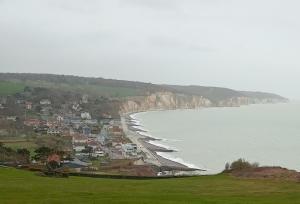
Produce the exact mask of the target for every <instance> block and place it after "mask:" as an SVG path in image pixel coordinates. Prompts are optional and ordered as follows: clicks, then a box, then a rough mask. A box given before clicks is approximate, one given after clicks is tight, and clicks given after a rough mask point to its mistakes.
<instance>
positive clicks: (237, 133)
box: [134, 103, 300, 174]
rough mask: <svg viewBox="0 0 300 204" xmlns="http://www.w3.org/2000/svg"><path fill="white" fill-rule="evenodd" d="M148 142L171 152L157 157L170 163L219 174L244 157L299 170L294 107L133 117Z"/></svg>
mask: <svg viewBox="0 0 300 204" xmlns="http://www.w3.org/2000/svg"><path fill="white" fill-rule="evenodd" d="M134 117H135V118H136V119H137V120H139V121H140V123H141V125H142V126H143V128H145V129H147V130H148V133H147V134H150V135H152V136H153V137H156V138H161V139H162V140H160V141H154V143H155V144H157V145H162V146H165V147H168V148H171V149H175V150H177V152H174V153H159V154H160V155H162V156H164V157H166V158H169V159H171V160H174V161H178V162H181V163H184V164H186V165H189V166H191V167H199V168H202V169H206V170H207V172H206V173H207V174H215V173H219V172H221V171H222V170H223V169H224V166H225V163H226V162H232V161H234V160H236V159H238V158H244V159H246V160H248V161H250V162H259V163H260V165H268V166H282V167H286V168H290V169H295V170H299V171H300V104H299V103H287V104H266V105H250V106H242V107H233V108H204V109H197V110H172V111H150V112H144V113H138V114H135V115H134Z"/></svg>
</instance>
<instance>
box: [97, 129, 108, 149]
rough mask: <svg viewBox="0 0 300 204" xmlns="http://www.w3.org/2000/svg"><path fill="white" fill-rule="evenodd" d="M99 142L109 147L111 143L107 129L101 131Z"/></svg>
mask: <svg viewBox="0 0 300 204" xmlns="http://www.w3.org/2000/svg"><path fill="white" fill-rule="evenodd" d="M98 141H99V142H100V143H101V144H102V145H107V144H108V143H109V137H108V133H107V130H106V128H105V127H104V128H103V129H102V130H101V132H100V135H99V136H98Z"/></svg>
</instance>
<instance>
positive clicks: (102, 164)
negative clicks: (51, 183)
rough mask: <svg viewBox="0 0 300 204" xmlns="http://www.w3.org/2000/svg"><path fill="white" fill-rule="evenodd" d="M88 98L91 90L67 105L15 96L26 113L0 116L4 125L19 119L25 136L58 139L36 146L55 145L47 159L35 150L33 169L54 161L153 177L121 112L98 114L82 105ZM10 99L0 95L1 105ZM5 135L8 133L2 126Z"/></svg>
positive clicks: (70, 167)
mask: <svg viewBox="0 0 300 204" xmlns="http://www.w3.org/2000/svg"><path fill="white" fill-rule="evenodd" d="M89 103H90V102H89V96H88V95H82V96H81V97H80V100H78V101H68V102H66V103H64V104H55V103H53V101H52V100H51V99H50V98H43V99H40V100H39V101H37V102H32V101H30V100H26V99H25V100H24V99H18V98H16V99H15V102H14V106H16V107H18V109H21V110H22V111H21V113H23V114H22V115H20V114H19V115H6V116H3V115H1V121H2V122H3V123H2V124H4V122H6V123H9V124H18V123H19V126H20V128H19V129H20V130H22V129H23V130H27V135H28V134H29V135H30V134H34V135H35V138H37V140H38V139H40V138H42V139H43V138H47V141H50V142H49V143H51V141H57V142H56V144H54V145H50V146H48V145H47V143H45V142H44V143H43V144H42V145H41V144H40V145H38V146H37V149H38V148H44V147H45V148H49V149H51V151H48V153H47V155H46V159H44V160H39V159H36V158H37V157H34V154H35V152H36V151H38V150H33V153H32V152H31V155H30V156H31V157H30V159H29V160H30V161H29V162H28V163H29V164H30V166H31V167H33V168H36V167H37V166H46V165H47V164H49V163H50V164H51V163H52V164H53V163H54V164H55V166H57V167H59V168H57V169H64V171H65V170H66V169H67V170H68V171H70V172H93V173H99V174H101V173H105V174H107V173H109V174H125V175H147V176H155V175H156V171H155V170H154V169H153V167H152V166H151V165H147V164H145V162H144V155H143V154H144V153H143V152H142V151H141V150H140V148H138V146H137V144H135V143H132V141H131V140H129V139H128V138H127V137H126V135H125V133H124V131H123V128H122V123H121V119H120V117H113V116H112V115H111V114H110V113H109V112H104V113H102V114H101V115H97V116H95V114H94V113H92V112H89V111H88V110H86V109H85V108H84V107H87V106H92V104H89ZM10 104H12V103H11V102H10V103H7V101H5V100H4V99H3V98H2V100H1V103H0V107H1V110H5V109H9V107H8V106H9V105H10ZM6 113H7V112H6ZM16 126H17V125H15V126H14V127H16ZM20 132H21V131H20ZM1 134H5V128H4V127H1ZM15 136H16V135H15ZM3 144H4V145H6V143H5V142H4V143H3ZM3 144H2V145H3ZM44 158H45V157H44ZM14 162H15V161H14ZM14 162H11V163H14ZM4 163H5V162H4ZM2 164H3V162H2ZM6 164H9V162H6ZM34 166H35V167H34Z"/></svg>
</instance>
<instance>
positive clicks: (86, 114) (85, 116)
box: [80, 112, 92, 120]
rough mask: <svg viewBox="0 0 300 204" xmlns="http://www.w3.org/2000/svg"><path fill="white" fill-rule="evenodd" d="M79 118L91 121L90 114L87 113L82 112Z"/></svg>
mask: <svg viewBox="0 0 300 204" xmlns="http://www.w3.org/2000/svg"><path fill="white" fill-rule="evenodd" d="M80 116H81V118H82V119H84V120H91V119H92V117H91V115H90V113H88V112H82V113H81V114H80Z"/></svg>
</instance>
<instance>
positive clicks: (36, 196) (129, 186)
mask: <svg viewBox="0 0 300 204" xmlns="http://www.w3.org/2000/svg"><path fill="white" fill-rule="evenodd" d="M0 203H2V204H5V203H22V204H23V203H30V204H34V203H72V204H76V203H104V204H107V203H116V204H117V203H118V204H119V203H120V204H122V203H130V204H133V203H149V204H150V203H151V204H160V203H164V204H165V203H167V204H170V203H180V204H182V203H204V204H205V203H210V204H218V203H220V204H229V203H230V204H239V203H241V204H249V203H255V204H285V203H289V204H290V203H300V184H299V183H295V182H287V181H271V180H241V179H236V178H232V177H230V176H228V175H217V176H202V177H193V178H178V179H165V180H118V179H100V178H83V177H70V178H48V177H39V176H36V175H35V174H34V173H32V172H26V171H21V170H16V169H8V168H7V169H4V168H0Z"/></svg>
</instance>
